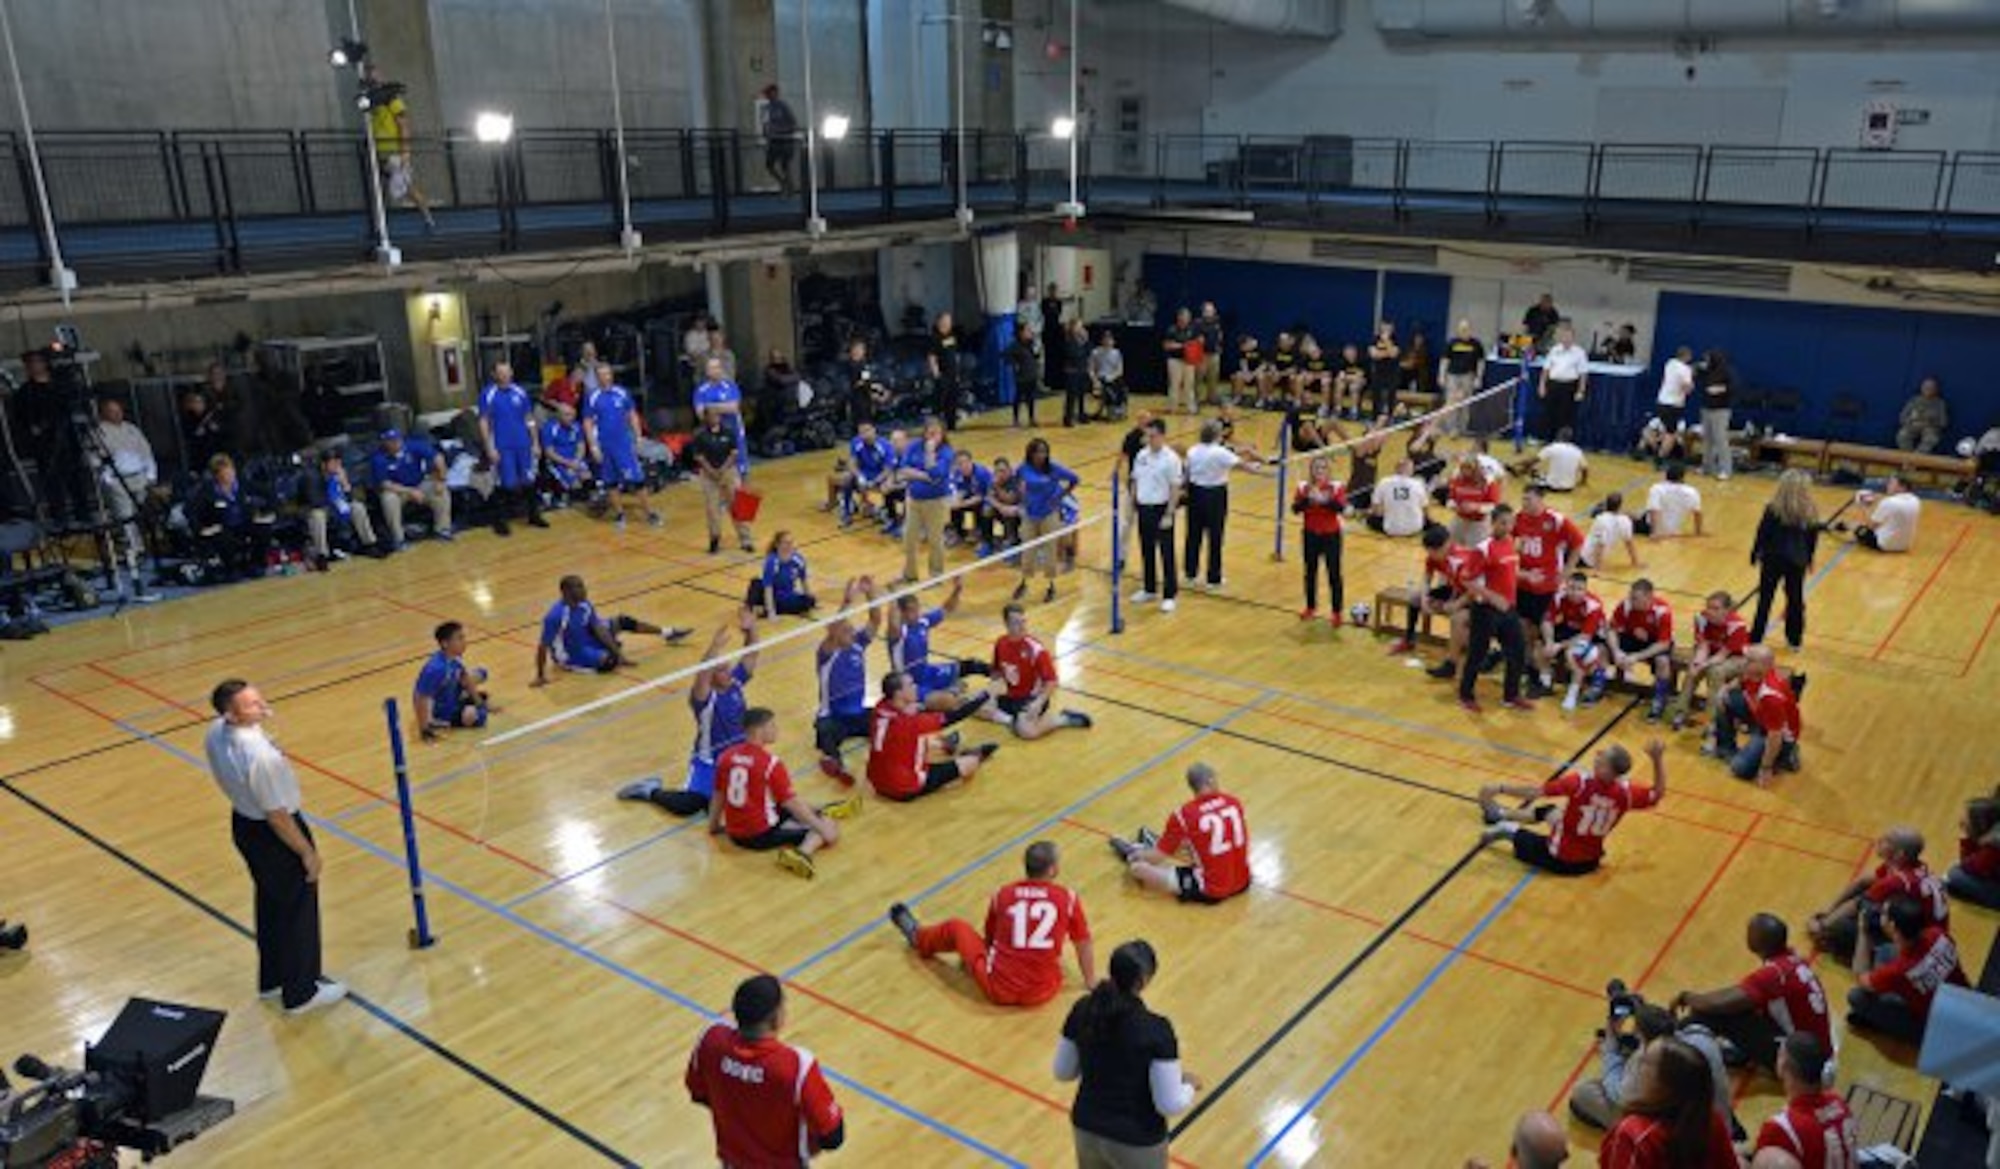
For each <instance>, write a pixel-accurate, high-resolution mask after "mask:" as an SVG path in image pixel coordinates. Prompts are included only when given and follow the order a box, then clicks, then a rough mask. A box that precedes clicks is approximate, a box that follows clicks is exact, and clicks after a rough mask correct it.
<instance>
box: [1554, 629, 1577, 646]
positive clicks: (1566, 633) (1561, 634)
mask: <svg viewBox="0 0 2000 1169" xmlns="http://www.w3.org/2000/svg"><path fill="white" fill-rule="evenodd" d="M1582 635H1583V630H1581V629H1578V628H1576V627H1575V626H1574V625H1558V626H1556V641H1557V642H1558V643H1560V642H1565V641H1568V640H1570V639H1571V638H1573V637H1580V636H1582Z"/></svg>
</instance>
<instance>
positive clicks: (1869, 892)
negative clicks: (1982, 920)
mask: <svg viewBox="0 0 2000 1169" xmlns="http://www.w3.org/2000/svg"><path fill="white" fill-rule="evenodd" d="M1875 856H1876V857H1877V858H1878V859H1879V860H1881V862H1882V863H1881V864H1879V865H1876V866H1875V871H1874V872H1873V873H1863V874H1862V875H1861V876H1860V877H1859V878H1857V879H1856V880H1854V881H1853V882H1851V883H1850V884H1848V885H1847V886H1846V887H1845V888H1843V889H1842V890H1841V891H1840V895H1839V896H1837V897H1835V898H1834V900H1833V904H1831V905H1829V906H1827V907H1826V908H1825V909H1823V910H1821V911H1819V912H1818V913H1815V914H1813V915H1812V916H1811V917H1809V918H1807V919H1806V931H1807V932H1808V933H1810V934H1811V935H1812V940H1813V944H1814V945H1816V946H1818V947H1819V948H1820V950H1821V951H1822V952H1824V953H1829V954H1848V953H1852V952H1853V950H1854V935H1855V933H1856V931H1858V930H1859V929H1860V928H1861V925H1860V923H1861V922H1862V921H1864V920H1868V921H1871V922H1873V921H1874V919H1875V918H1876V917H1877V916H1878V915H1879V914H1880V913H1881V911H1882V907H1883V906H1884V905H1886V904H1888V903H1889V901H1890V899H1892V898H1895V897H1913V898H1915V899H1916V900H1917V901H1918V902H1919V903H1920V904H1922V905H1923V906H1924V908H1925V909H1926V910H1927V911H1928V912H1929V914H1930V924H1931V925H1935V926H1939V927H1942V928H1945V929H1949V928H1951V902H1950V900H1949V899H1947V898H1946V897H1945V893H1944V886H1943V885H1942V884H1941V883H1939V881H1938V879H1937V877H1936V876H1934V875H1933V874H1932V873H1931V869H1930V866H1929V865H1927V864H1925V863H1924V834H1923V833H1921V832H1918V831H1917V830H1916V829H1914V828H1891V829H1889V830H1888V831H1887V832H1884V833H1883V834H1882V835H1881V837H1880V838H1879V839H1877V840H1876V841H1875ZM1871 928H1874V929H1876V930H1877V932H1878V937H1879V930H1880V927H1879V925H1877V926H1871Z"/></svg>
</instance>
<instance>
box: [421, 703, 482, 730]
mask: <svg viewBox="0 0 2000 1169" xmlns="http://www.w3.org/2000/svg"><path fill="white" fill-rule="evenodd" d="M474 709H475V710H476V711H477V713H476V714H475V715H474V716H473V719H472V721H471V722H469V723H468V722H462V721H460V720H461V719H462V718H463V717H464V715H465V707H464V706H463V705H459V706H450V707H448V706H445V705H444V704H443V703H438V704H436V705H433V706H432V707H431V727H432V728H433V729H434V730H449V729H451V728H452V727H461V726H464V727H483V726H485V725H486V704H485V703H483V702H482V703H480V704H479V705H478V706H477V707H475V708H474Z"/></svg>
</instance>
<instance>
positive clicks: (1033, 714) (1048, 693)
mask: <svg viewBox="0 0 2000 1169" xmlns="http://www.w3.org/2000/svg"><path fill="white" fill-rule="evenodd" d="M1000 614H1001V617H1002V618H1003V619H1004V620H1005V621H1006V623H1007V632H1006V633H1004V634H1002V635H1001V636H1000V639H999V640H998V641H996V642H994V643H993V681H994V684H995V685H996V686H998V687H1000V690H1001V692H1000V695H999V697H998V698H997V699H996V700H995V701H994V703H993V705H992V707H990V708H989V709H988V712H987V717H988V718H990V719H992V720H993V721H994V722H1004V723H1006V724H1008V725H1009V726H1011V727H1013V728H1014V734H1016V735H1017V736H1019V737H1021V738H1023V739H1039V738H1042V737H1043V736H1045V735H1052V734H1054V733H1055V732H1057V731H1059V730H1062V729H1063V728H1064V727H1076V728H1078V729H1079V730H1089V729H1090V727H1091V725H1092V724H1091V721H1090V716H1089V715H1087V714H1084V713H1083V712H1082V711H1078V710H1060V711H1059V710H1056V709H1055V708H1054V706H1053V702H1054V700H1055V696H1056V659H1055V657H1054V655H1052V654H1050V653H1049V651H1048V647H1047V646H1044V645H1043V644H1042V643H1041V642H1039V641H1037V640H1036V639H1035V637H1034V636H1033V635H1032V634H1030V633H1029V632H1028V611H1027V610H1026V609H1024V608H1022V607H1021V606H1020V605H1019V604H1018V603H1013V602H1010V603H1009V604H1008V605H1007V607H1006V608H1004V609H1002V610H1000Z"/></svg>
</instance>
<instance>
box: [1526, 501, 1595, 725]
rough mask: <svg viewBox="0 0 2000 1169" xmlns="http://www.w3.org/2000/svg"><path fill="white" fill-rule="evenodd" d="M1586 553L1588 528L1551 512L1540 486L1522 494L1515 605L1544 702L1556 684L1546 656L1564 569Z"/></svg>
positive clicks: (1535, 687)
mask: <svg viewBox="0 0 2000 1169" xmlns="http://www.w3.org/2000/svg"><path fill="white" fill-rule="evenodd" d="M1582 548H1583V529H1581V528H1579V527H1577V526H1576V524H1574V523H1572V522H1571V521H1570V518H1569V517H1568V516H1566V515H1564V514H1562V513H1561V512H1559V511H1551V510H1549V507H1548V503H1547V501H1546V500H1545V499H1544V498H1543V496H1542V489H1541V488H1540V487H1536V486H1529V487H1527V488H1525V489H1524V490H1523V491H1522V492H1521V511H1520V514H1518V515H1516V516H1515V517H1514V549H1515V551H1517V552H1519V553H1520V554H1521V587H1520V591H1519V594H1518V595H1517V596H1516V598H1515V605H1516V607H1517V608H1518V610H1519V611H1520V614H1521V629H1522V632H1524V633H1526V634H1527V635H1528V652H1529V656H1531V657H1534V658H1535V659H1536V660H1537V661H1538V662H1539V663H1540V668H1541V677H1540V678H1539V679H1535V678H1531V679H1529V680H1528V689H1529V691H1530V696H1531V697H1534V698H1541V697H1544V696H1545V695H1546V692H1547V690H1548V688H1549V687H1550V686H1551V685H1553V683H1552V682H1551V680H1550V679H1549V665H1548V660H1547V658H1548V655H1547V653H1546V646H1547V645H1548V642H1549V640H1550V638H1551V636H1552V632H1553V631H1552V629H1551V617H1552V616H1553V611H1554V608H1555V604H1556V599H1557V594H1558V593H1559V592H1561V590H1562V584H1563V570H1564V569H1565V568H1567V567H1569V565H1570V564H1572V563H1574V562H1575V560H1576V554H1577V552H1578V551H1580V550H1581V549H1582ZM1538 683H1539V684H1538ZM1537 691H1540V693H1537Z"/></svg>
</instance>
